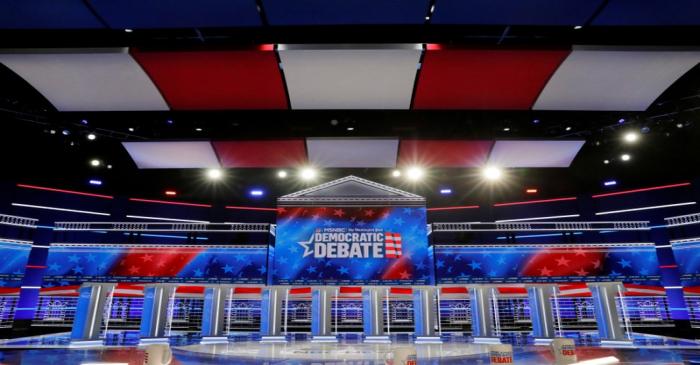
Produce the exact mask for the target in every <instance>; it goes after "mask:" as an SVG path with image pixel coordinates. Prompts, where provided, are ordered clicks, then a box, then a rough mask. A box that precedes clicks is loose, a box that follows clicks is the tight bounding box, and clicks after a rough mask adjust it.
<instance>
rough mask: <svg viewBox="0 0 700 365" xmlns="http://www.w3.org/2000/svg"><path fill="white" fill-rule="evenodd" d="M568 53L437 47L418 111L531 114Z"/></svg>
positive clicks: (427, 64) (423, 77)
mask: <svg viewBox="0 0 700 365" xmlns="http://www.w3.org/2000/svg"><path fill="white" fill-rule="evenodd" d="M568 54H569V51H568V50H534V51H528V50H461V49H449V48H444V47H440V46H439V45H432V46H429V47H428V50H427V51H426V53H425V56H424V57H423V66H422V68H421V72H420V75H419V79H418V87H417V88H416V95H415V99H414V102H413V107H414V108H415V109H519V110H523V109H525V110H526V109H530V108H531V107H532V104H533V103H534V102H535V100H536V99H537V96H538V95H539V93H540V91H542V88H543V87H544V85H545V83H546V82H547V80H549V78H550V77H551V75H552V73H554V71H555V70H556V69H557V67H558V66H559V65H560V64H561V62H562V61H563V60H564V58H566V56H567V55H568Z"/></svg>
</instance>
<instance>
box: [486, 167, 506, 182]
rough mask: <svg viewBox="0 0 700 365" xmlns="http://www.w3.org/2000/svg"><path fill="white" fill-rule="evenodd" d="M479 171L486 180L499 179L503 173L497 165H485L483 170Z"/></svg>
mask: <svg viewBox="0 0 700 365" xmlns="http://www.w3.org/2000/svg"><path fill="white" fill-rule="evenodd" d="M481 173H482V175H483V176H484V178H485V179H486V180H490V181H496V180H498V179H500V178H501V175H502V174H503V173H502V172H501V169H499V168H498V167H495V166H487V167H485V168H484V169H483V171H482V172H481Z"/></svg>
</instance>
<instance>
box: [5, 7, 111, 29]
mask: <svg viewBox="0 0 700 365" xmlns="http://www.w3.org/2000/svg"><path fill="white" fill-rule="evenodd" d="M0 9H1V10H0V29H85V28H104V25H102V23H100V21H99V20H98V19H97V17H95V15H93V14H92V12H91V11H90V9H89V8H88V7H87V6H85V3H84V2H83V1H82V0H61V1H57V0H0ZM59 14H60V16H59Z"/></svg>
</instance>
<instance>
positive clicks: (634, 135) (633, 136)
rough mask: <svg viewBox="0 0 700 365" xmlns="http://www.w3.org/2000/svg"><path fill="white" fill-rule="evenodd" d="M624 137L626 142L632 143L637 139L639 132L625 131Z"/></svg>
mask: <svg viewBox="0 0 700 365" xmlns="http://www.w3.org/2000/svg"><path fill="white" fill-rule="evenodd" d="M624 139H625V142H627V143H634V142H637V140H638V139H639V134H637V133H635V132H627V133H625V136H624Z"/></svg>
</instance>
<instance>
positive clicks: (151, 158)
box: [122, 142, 219, 169]
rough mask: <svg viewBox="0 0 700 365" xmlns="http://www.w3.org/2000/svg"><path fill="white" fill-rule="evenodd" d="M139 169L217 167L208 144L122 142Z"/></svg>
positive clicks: (213, 153)
mask: <svg viewBox="0 0 700 365" xmlns="http://www.w3.org/2000/svg"><path fill="white" fill-rule="evenodd" d="M122 145H123V146H124V148H125V149H126V151H127V152H128V153H129V156H131V159H132V160H134V163H136V166H137V167H138V168H140V169H190V168H215V167H219V160H218V159H217V158H216V153H215V152H214V148H212V146H211V143H209V142H122Z"/></svg>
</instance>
